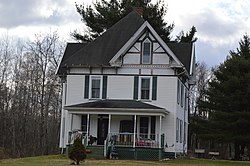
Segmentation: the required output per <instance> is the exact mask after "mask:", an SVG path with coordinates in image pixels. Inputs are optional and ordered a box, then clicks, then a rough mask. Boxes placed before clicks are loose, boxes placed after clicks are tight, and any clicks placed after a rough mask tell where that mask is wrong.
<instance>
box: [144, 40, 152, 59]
mask: <svg viewBox="0 0 250 166" xmlns="http://www.w3.org/2000/svg"><path fill="white" fill-rule="evenodd" d="M150 63H151V42H150V40H149V39H146V40H144V42H143V43H142V64H150Z"/></svg>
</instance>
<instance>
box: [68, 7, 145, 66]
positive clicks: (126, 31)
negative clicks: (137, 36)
mask: <svg viewBox="0 0 250 166" xmlns="http://www.w3.org/2000/svg"><path fill="white" fill-rule="evenodd" d="M144 21H145V20H144V19H143V18H142V17H141V16H140V15H139V14H138V13H136V12H135V11H133V12H131V13H129V14H128V15H127V16H125V17H124V18H123V19H121V20H120V21H119V22H117V23H116V24H115V25H113V26H112V27H111V28H110V29H108V30H107V31H106V32H105V33H103V34H102V35H101V36H100V37H98V38H97V39H95V40H94V41H93V42H90V43H88V44H87V45H86V46H85V47H83V48H82V49H80V50H79V51H77V52H76V53H74V54H73V55H72V56H71V57H70V58H68V59H67V60H66V61H64V64H67V65H71V64H74V65H80V66H82V65H83V66H85V65H87V66H109V60H110V59H111V58H112V57H113V56H114V55H115V54H116V52H118V51H119V49H120V48H121V47H122V46H123V45H124V44H125V43H126V42H127V41H128V40H129V39H130V38H131V37H132V36H133V35H134V33H135V32H136V31H137V29H138V28H139V27H140V26H141V25H142V24H143V23H144Z"/></svg>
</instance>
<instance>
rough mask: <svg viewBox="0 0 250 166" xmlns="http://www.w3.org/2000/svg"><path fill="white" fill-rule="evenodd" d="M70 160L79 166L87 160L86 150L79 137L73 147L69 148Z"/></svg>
mask: <svg viewBox="0 0 250 166" xmlns="http://www.w3.org/2000/svg"><path fill="white" fill-rule="evenodd" d="M69 158H70V159H71V160H73V161H75V162H76V164H77V165H79V162H80V161H83V160H84V159H85V158H86V149H85V147H84V145H83V144H82V140H81V139H80V138H79V137H77V138H76V139H75V140H74V143H73V145H71V146H70V147H69Z"/></svg>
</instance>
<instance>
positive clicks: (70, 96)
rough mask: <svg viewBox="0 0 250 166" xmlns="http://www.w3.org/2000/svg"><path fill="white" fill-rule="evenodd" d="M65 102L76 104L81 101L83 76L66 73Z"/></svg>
mask: <svg viewBox="0 0 250 166" xmlns="http://www.w3.org/2000/svg"><path fill="white" fill-rule="evenodd" d="M67 92H68V93H67V102H66V105H70V104H76V103H80V102H82V101H83V92H84V76H83V75H68V76H67Z"/></svg>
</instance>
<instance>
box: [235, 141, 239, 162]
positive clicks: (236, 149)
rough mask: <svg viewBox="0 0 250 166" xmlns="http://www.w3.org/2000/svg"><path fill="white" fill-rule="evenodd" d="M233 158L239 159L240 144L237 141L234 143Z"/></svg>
mask: <svg viewBox="0 0 250 166" xmlns="http://www.w3.org/2000/svg"><path fill="white" fill-rule="evenodd" d="M234 159H235V160H240V146H239V143H238V142H235V143H234Z"/></svg>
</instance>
